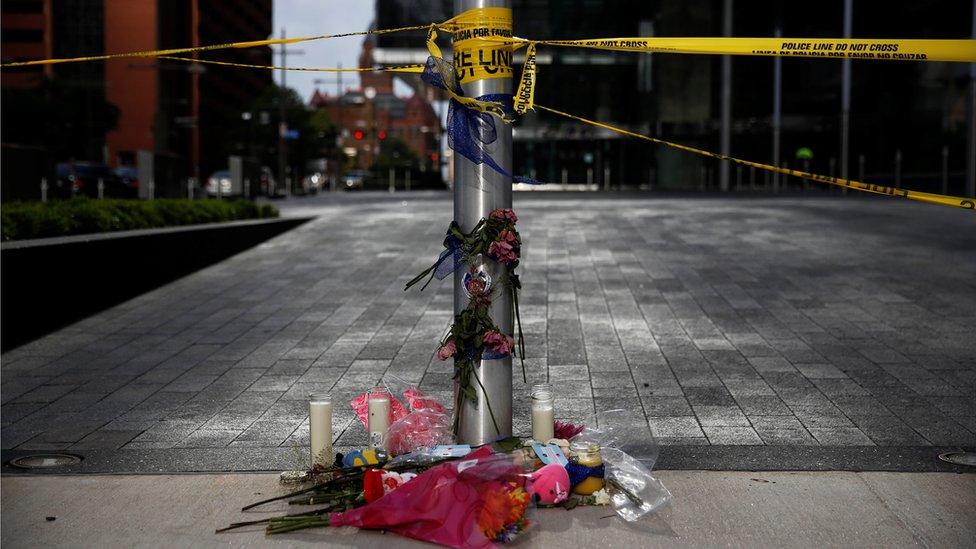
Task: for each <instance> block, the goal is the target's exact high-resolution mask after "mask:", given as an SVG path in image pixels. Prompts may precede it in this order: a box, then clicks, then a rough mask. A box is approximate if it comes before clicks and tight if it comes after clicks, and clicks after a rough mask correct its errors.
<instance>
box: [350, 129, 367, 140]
mask: <svg viewBox="0 0 976 549" xmlns="http://www.w3.org/2000/svg"><path fill="white" fill-rule="evenodd" d="M365 135H366V134H364V133H363V130H356V131H354V132H353V134H352V136H353V137H354V138H355V139H356V141H362V140H363V137H364V136H365Z"/></svg>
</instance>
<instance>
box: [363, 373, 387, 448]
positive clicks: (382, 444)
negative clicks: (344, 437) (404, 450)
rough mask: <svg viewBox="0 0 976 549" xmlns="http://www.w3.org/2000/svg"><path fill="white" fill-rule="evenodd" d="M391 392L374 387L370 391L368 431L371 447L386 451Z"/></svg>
mask: <svg viewBox="0 0 976 549" xmlns="http://www.w3.org/2000/svg"><path fill="white" fill-rule="evenodd" d="M390 398H391V395H390V391H389V390H388V389H387V388H386V387H373V388H372V389H370V390H369V396H368V397H367V401H368V403H369V417H368V420H367V423H366V431H367V433H369V445H370V446H372V447H373V448H382V449H384V450H386V449H387V448H386V443H387V440H386V439H387V437H386V434H387V431H388V430H389V429H390Z"/></svg>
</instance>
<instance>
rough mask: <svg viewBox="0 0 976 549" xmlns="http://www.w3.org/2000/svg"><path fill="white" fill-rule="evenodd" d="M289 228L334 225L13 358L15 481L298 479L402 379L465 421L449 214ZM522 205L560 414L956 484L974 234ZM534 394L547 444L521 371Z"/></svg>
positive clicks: (860, 222) (349, 436)
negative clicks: (635, 421)
mask: <svg viewBox="0 0 976 549" xmlns="http://www.w3.org/2000/svg"><path fill="white" fill-rule="evenodd" d="M279 205H280V206H281V207H282V209H283V213H284V215H308V214H312V215H316V216H318V217H317V219H315V220H313V221H312V222H309V223H307V224H305V225H303V226H301V227H299V228H297V229H295V230H293V231H291V232H289V233H286V234H284V235H281V236H279V237H277V238H275V239H272V240H270V241H268V242H265V243H264V244H261V245H259V246H257V247H256V248H253V249H251V250H248V251H246V252H244V253H241V254H239V255H237V256H234V257H232V258H230V259H228V260H226V261H223V262H221V263H219V264H216V265H213V266H211V267H209V268H206V269H203V270H201V271H199V272H197V273H194V274H192V275H190V276H187V277H185V278H183V279H180V280H177V281H175V282H173V283H171V284H169V285H167V286H164V287H161V288H159V289H157V290H155V291H152V292H149V293H147V294H144V295H142V296H140V297H137V298H135V299H133V300H131V301H128V302H126V303H123V304H121V305H118V306H116V307H113V308H111V309H108V310H106V311H103V312H102V313H99V314H97V315H95V316H92V317H90V318H88V319H86V320H84V321H81V322H78V323H76V324H74V325H72V326H69V327H66V328H64V329H62V330H60V331H58V332H56V333H52V334H50V335H48V336H46V337H44V338H42V339H39V340H37V341H34V342H32V343H29V344H27V345H24V346H22V347H19V348H17V349H13V350H11V351H9V352H7V353H4V354H3V355H2V357H0V361H2V385H0V397H2V407H0V422H2V426H0V443H2V447H3V449H4V459H9V458H10V457H13V456H15V455H20V454H22V453H27V452H34V451H55V450H56V451H67V452H71V453H76V454H80V455H82V456H84V457H85V460H84V461H83V462H82V464H81V465H79V466H76V467H73V468H67V469H62V470H61V471H115V472H150V471H250V470H267V471H272V470H280V469H283V468H288V467H291V466H298V465H299V464H300V462H301V461H302V459H304V455H305V453H306V452H307V450H305V449H306V448H307V441H308V419H307V411H308V410H307V401H306V397H307V395H308V394H309V393H311V392H313V391H329V392H331V393H332V394H333V396H334V397H335V398H336V399H337V401H338V402H339V403H340V404H339V405H337V407H336V414H335V425H334V432H335V434H336V437H337V441H336V445H337V449H339V450H343V449H346V448H350V447H357V446H361V445H363V444H364V443H365V434H364V430H363V428H362V427H361V426H360V425H359V423H358V421H357V420H356V419H355V418H354V416H353V414H352V411H351V410H349V408H348V406H344V405H342V404H341V403H343V402H346V401H348V400H349V399H350V398H351V397H352V396H354V395H355V394H357V393H359V392H362V391H364V390H366V389H367V388H369V387H370V386H372V385H375V384H376V383H377V382H379V381H380V380H381V379H383V378H384V376H386V377H387V378H389V377H390V375H395V376H396V377H398V378H400V379H402V380H405V381H406V382H410V383H419V384H420V387H421V388H422V389H424V390H426V391H428V392H429V393H431V394H433V395H434V396H436V397H438V398H440V399H441V400H442V401H444V402H448V401H449V399H450V393H451V387H452V381H451V379H450V370H451V366H450V364H447V363H442V362H438V361H437V360H436V359H435V358H434V356H433V353H434V350H435V347H436V344H437V342H438V340H439V338H440V337H441V336H442V335H443V334H444V332H445V330H446V328H447V326H448V324H449V322H450V320H451V311H452V303H451V293H450V282H449V281H444V282H436V281H435V283H433V284H432V285H431V286H430V287H429V288H428V289H427V290H426V291H424V292H420V291H417V290H412V291H409V292H404V291H403V284H404V282H406V281H407V280H409V279H410V278H411V277H412V276H413V275H414V274H416V273H417V272H419V271H421V270H422V269H423V268H425V267H426V266H428V265H429V264H430V263H431V262H432V261H433V260H434V259H435V258H436V256H437V254H438V253H439V252H440V250H441V244H440V243H441V241H442V239H443V234H444V230H445V229H446V226H447V224H448V223H449V221H450V218H451V214H452V208H451V201H450V195H449V194H447V193H412V194H402V193H401V194H395V195H388V194H386V193H382V194H370V193H362V194H345V195H341V196H319V197H315V198H308V199H295V200H291V201H287V202H282V203H279ZM515 207H516V210H517V212H518V214H519V216H520V222H519V228H520V230H521V232H522V235H523V240H524V248H523V261H522V267H521V268H520V269H521V271H522V281H523V293H522V298H521V303H522V320H523V325H524V328H525V333H526V343H527V351H528V359H527V361H526V362H527V365H528V370H529V377H530V379H529V383H530V384H531V383H532V382H533V381H536V380H541V379H545V378H546V376H548V377H549V379H550V380H551V381H553V382H554V383H555V385H556V390H557V392H558V398H557V400H556V407H557V416H559V417H562V418H567V419H573V420H587V419H589V418H591V417H592V415H593V414H594V413H596V412H599V411H602V410H608V409H614V408H625V409H628V410H630V411H632V412H634V413H637V414H640V415H642V416H644V417H646V419H647V421H648V424H649V426H650V428H651V429H652V430H653V432H654V434H655V435H656V437H657V439H658V441H659V442H660V444H661V445H662V450H661V458H660V460H659V467H662V468H671V469H675V468H683V469H706V468H709V469H745V470H749V469H767V470H768V469H773V470H777V469H779V470H783V469H843V470H850V469H855V470H856V469H876V470H951V468H947V467H946V466H944V465H942V464H941V463H940V462H939V461H938V460H937V459H936V456H937V454H938V453H939V452H942V451H947V450H950V449H958V448H972V447H974V446H976V336H974V334H976V215H973V213H972V212H969V211H964V210H959V209H954V208H947V207H939V206H934V205H926V204H920V203H913V202H908V201H902V200H894V199H887V198H882V197H867V198H862V197H854V196H848V197H839V196H835V197H826V196H820V197H812V196H811V197H802V196H797V197H776V198H771V197H714V196H712V197H709V196H698V197H695V196H689V197H660V196H655V195H638V194H616V195H603V194H575V195H555V194H542V193H538V194H529V193H522V194H518V195H517V196H516V198H515ZM120 265H124V263H121V262H120ZM75 268H83V266H76V267H75ZM121 272H124V267H120V273H121ZM515 388H516V389H515V430H516V433H517V434H521V435H526V434H528V432H529V421H528V406H527V404H528V402H527V401H528V398H527V387H526V385H525V384H524V383H522V380H521V375H520V374H518V375H516V376H515ZM4 471H5V472H6V473H10V472H11V470H10V469H9V468H5V469H4Z"/></svg>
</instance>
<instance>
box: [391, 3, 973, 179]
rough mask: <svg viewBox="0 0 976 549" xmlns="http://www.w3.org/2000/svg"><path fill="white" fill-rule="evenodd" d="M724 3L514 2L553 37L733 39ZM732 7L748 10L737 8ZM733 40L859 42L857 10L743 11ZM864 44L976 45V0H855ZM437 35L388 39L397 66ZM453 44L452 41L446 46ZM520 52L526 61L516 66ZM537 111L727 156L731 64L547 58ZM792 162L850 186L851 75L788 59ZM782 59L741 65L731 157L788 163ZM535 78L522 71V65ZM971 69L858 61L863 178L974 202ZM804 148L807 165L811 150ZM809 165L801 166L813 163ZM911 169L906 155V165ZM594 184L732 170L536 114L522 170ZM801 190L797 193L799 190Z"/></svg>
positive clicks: (395, 11)
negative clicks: (847, 13) (725, 115)
mask: <svg viewBox="0 0 976 549" xmlns="http://www.w3.org/2000/svg"><path fill="white" fill-rule="evenodd" d="M725 4H726V2H723V1H721V0H701V1H694V2H688V1H685V0H560V1H559V2H555V1H549V0H513V9H514V17H515V21H514V32H515V34H516V35H517V36H522V37H528V38H537V39H575V38H602V37H627V36H722V34H723V26H724V23H725V20H724V19H725V18H724V16H725V13H724V6H725ZM728 5H732V2H728ZM376 6H377V7H376V13H377V19H376V27H377V28H393V27H399V26H405V25H416V24H421V23H427V22H430V21H442V20H445V19H447V18H449V17H451V16H452V15H453V1H452V0H422V1H421V0H377V3H376ZM729 15H730V21H729V22H730V23H731V27H732V33H731V35H732V36H760V37H768V36H775V34H776V33H777V32H781V33H782V35H784V36H798V37H811V38H816V37H836V36H843V31H844V2H843V1H839V0H838V1H833V2H827V3H818V4H802V5H801V4H796V3H792V2H785V1H775V0H752V1H749V2H746V1H742V0H740V1H737V2H735V3H734V9H733V11H732V12H731V13H730V14H729ZM851 20H852V29H853V34H852V36H854V37H857V38H956V39H958V38H969V37H971V36H972V21H973V4H972V2H959V1H950V0H919V1H916V2H900V3H898V5H897V6H894V5H893V4H891V3H888V2H874V1H865V0H854V2H853V12H852V18H851ZM423 43H424V42H423V33H413V34H412V35H409V34H404V33H398V34H390V35H382V36H380V37H379V40H378V43H377V49H376V51H375V53H374V55H375V58H376V60H377V62H378V63H379V64H381V65H396V64H401V63H415V62H422V61H423V59H424V58H426V55H427V54H426V52H425V51H424V49H423ZM443 43H445V44H446V43H447V41H446V40H445V41H444V42H443ZM520 59H521V58H520V56H518V55H516V61H519V60H520ZM537 62H538V67H539V68H538V72H539V75H538V85H537V88H536V101H537V102H539V103H540V104H543V105H548V106H552V107H555V108H558V109H560V110H564V111H567V112H570V113H573V114H578V115H580V116H584V117H588V118H594V119H597V120H600V121H604V122H608V123H611V124H614V125H617V126H621V127H624V128H627V129H630V130H633V131H637V132H641V133H647V134H653V135H655V136H658V137H661V138H663V139H669V140H674V141H678V142H681V143H685V144H688V145H693V146H698V147H702V148H706V149H708V150H712V151H719V150H720V147H721V138H720V136H721V133H722V132H721V130H722V116H721V115H722V105H721V95H722V84H723V81H722V58H721V57H720V56H712V55H664V54H657V55H641V54H635V53H616V52H604V51H599V50H584V49H575V48H541V49H540V51H539V55H538V59H537ZM781 62H782V65H781V67H782V87H781V101H782V102H781V108H782V116H781V124H780V135H781V138H780V147H779V149H780V151H781V152H780V155H779V157H780V164H783V165H789V166H793V167H799V168H803V167H808V168H809V169H810V170H811V171H815V172H817V173H822V174H834V175H840V162H841V145H840V143H841V128H842V124H841V122H842V115H841V111H842V65H843V62H842V61H840V60H835V59H822V60H821V59H782V61H781ZM774 63H775V61H774V59H773V58H758V57H755V58H754V57H732V58H731V68H732V71H731V73H732V78H731V82H730V87H731V117H730V128H729V129H730V137H731V143H730V149H729V151H730V152H731V153H732V154H733V155H735V156H738V157H741V158H745V159H750V160H756V161H762V162H772V161H773V149H774V143H773V135H774V117H773V112H774V90H775V86H774ZM516 70H517V71H518V70H521V68H520V67H517V69H516ZM969 71H970V67H969V65H968V64H965V63H917V62H904V63H902V62H891V63H888V62H876V61H868V60H864V61H859V60H854V61H852V71H851V72H852V80H851V90H852V94H851V103H850V104H851V107H850V138H849V143H850V145H849V148H848V157H849V172H848V173H849V175H850V177H852V178H856V177H862V178H863V179H866V180H868V181H872V182H884V183H888V184H894V183H895V182H896V179H899V180H900V181H901V182H902V184H904V185H906V186H907V185H909V184H910V185H911V188H913V189H916V190H925V191H934V192H941V191H942V176H943V171H944V170H943V165H944V164H945V165H946V166H947V170H945V171H947V172H948V181H947V191H948V192H950V193H955V194H962V193H963V192H964V180H965V179H966V175H965V173H966V142H967V137H966V135H967V117H968V116H969V114H968V110H969V109H970V108H971V107H969V106H967V98H968V86H969V85H970V76H969V74H970V73H969ZM798 153H799V154H798ZM798 156H799V157H798ZM896 159H898V160H897V161H896ZM563 170H566V176H565V177H566V178H567V179H568V180H569V181H570V182H571V183H579V182H585V181H587V180H589V181H592V182H593V183H595V184H600V185H601V186H602V184H603V183H604V182H605V181H604V177H605V176H607V177H608V179H609V184H610V185H611V186H614V187H616V186H618V185H623V186H640V185H650V186H652V187H653V188H658V189H682V190H698V189H718V188H719V166H718V163H717V162H716V161H712V160H706V159H701V158H698V157H695V156H693V155H689V154H685V153H681V152H677V151H673V150H669V149H666V148H664V147H654V146H651V145H649V144H647V143H641V142H635V141H634V140H632V139H626V138H621V137H619V136H617V135H615V134H611V133H609V132H604V131H601V130H598V129H596V128H589V127H583V126H580V125H577V124H573V123H570V122H568V121H566V120H564V119H561V118H558V117H556V116H554V115H547V114H530V115H529V116H526V117H524V118H523V119H522V120H521V121H520V122H519V123H518V125H517V126H516V130H515V171H516V173H518V174H524V175H532V176H534V177H536V178H538V179H540V180H543V181H552V182H560V181H561V180H562V179H563ZM783 183H784V184H787V183H788V182H783ZM771 184H772V182H771V180H770V177H769V176H768V175H766V174H764V173H752V172H749V171H748V170H746V171H742V170H736V168H735V167H734V166H733V167H732V168H731V173H730V174H729V187H730V188H731V189H734V188H736V187H739V188H750V187H756V188H764V187H765V188H769V187H770V186H771Z"/></svg>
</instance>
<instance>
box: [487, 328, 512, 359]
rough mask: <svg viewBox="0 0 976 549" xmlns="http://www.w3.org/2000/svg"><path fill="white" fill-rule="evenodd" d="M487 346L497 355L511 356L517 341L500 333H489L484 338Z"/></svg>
mask: <svg viewBox="0 0 976 549" xmlns="http://www.w3.org/2000/svg"><path fill="white" fill-rule="evenodd" d="M482 341H484V343H485V345H487V346H488V348H489V349H491V350H492V351H494V352H496V353H504V354H509V353H511V352H512V348H513V347H514V346H515V340H514V339H512V338H511V337H509V336H507V335H505V334H503V333H500V332H495V331H492V332H488V333H486V334H485V336H484V338H482Z"/></svg>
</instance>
